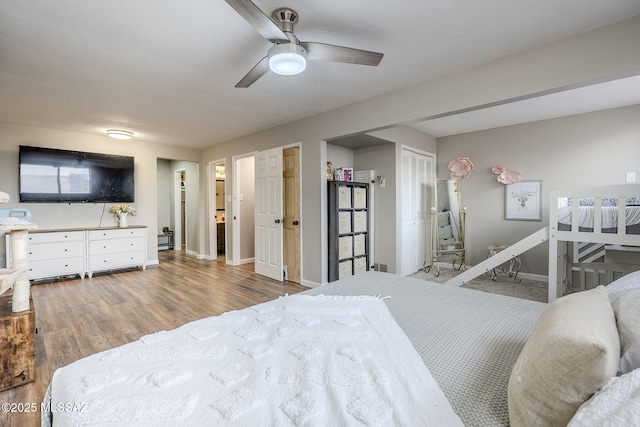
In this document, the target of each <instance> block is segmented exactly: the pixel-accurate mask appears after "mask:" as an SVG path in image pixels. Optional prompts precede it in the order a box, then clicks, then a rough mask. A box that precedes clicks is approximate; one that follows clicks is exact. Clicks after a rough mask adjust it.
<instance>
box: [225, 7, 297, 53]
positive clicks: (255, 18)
mask: <svg viewBox="0 0 640 427" xmlns="http://www.w3.org/2000/svg"><path fill="white" fill-rule="evenodd" d="M225 1H226V2H227V4H228V5H229V6H231V7H232V8H233V9H234V10H235V11H236V12H238V14H239V15H240V16H242V17H243V18H244V19H245V20H246V21H247V22H248V23H249V24H251V26H253V28H255V29H256V31H258V32H259V33H260V35H262V37H264V38H265V39H267V40H269V41H270V42H271V43H276V42H286V41H289V39H288V38H287V36H286V35H285V34H284V32H283V31H282V30H281V29H280V28H278V26H277V25H276V24H275V22H273V21H272V20H271V19H269V17H268V16H267V15H265V14H264V12H262V11H261V10H260V9H259V8H258V6H256V5H255V4H253V2H251V0H225Z"/></svg>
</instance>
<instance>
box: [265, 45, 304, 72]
mask: <svg viewBox="0 0 640 427" xmlns="http://www.w3.org/2000/svg"><path fill="white" fill-rule="evenodd" d="M305 54H306V51H305V50H304V48H302V46H299V45H296V44H293V43H288V44H279V45H275V46H273V47H272V48H271V49H269V68H270V69H271V71H273V72H274V73H276V74H281V75H283V76H293V75H295V74H300V73H301V72H303V71H304V70H305V68H307V59H306V58H305Z"/></svg>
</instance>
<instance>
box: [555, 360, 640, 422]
mask: <svg viewBox="0 0 640 427" xmlns="http://www.w3.org/2000/svg"><path fill="white" fill-rule="evenodd" d="M638 425H640V369H636V370H634V371H631V372H629V373H628V374H625V375H623V376H621V377H613V378H611V379H610V380H609V382H608V383H607V384H605V385H604V387H602V389H601V390H600V391H598V392H597V393H596V394H594V395H593V397H592V398H591V399H589V400H587V401H586V402H585V403H583V404H582V406H580V409H578V412H576V414H575V415H574V417H573V418H572V419H571V422H569V425H568V426H567V427H601V426H638Z"/></svg>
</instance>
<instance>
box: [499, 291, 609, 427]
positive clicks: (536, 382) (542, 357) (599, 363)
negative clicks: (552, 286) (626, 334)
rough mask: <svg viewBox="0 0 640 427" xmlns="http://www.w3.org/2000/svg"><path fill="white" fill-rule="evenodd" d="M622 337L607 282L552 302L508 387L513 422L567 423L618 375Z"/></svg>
mask: <svg viewBox="0 0 640 427" xmlns="http://www.w3.org/2000/svg"><path fill="white" fill-rule="evenodd" d="M619 362H620V340H619V339H618V331H617V329H616V319H615V316H614V313H613V310H612V309H611V304H610V303H609V298H608V296H607V292H606V291H605V289H604V287H603V286H598V287H597V288H594V289H591V290H588V291H584V292H577V293H575V294H569V295H566V296H564V297H562V298H559V299H557V300H555V301H554V302H552V303H551V304H549V305H548V306H547V308H546V309H545V310H544V311H543V312H542V314H541V315H540V317H539V318H538V321H537V322H536V325H535V327H534V328H533V331H532V333H531V335H530V336H529V338H528V339H527V342H526V343H525V345H524V347H523V348H522V352H521V353H520V355H519V356H518V360H517V361H516V363H515V365H514V367H513V371H512V372H511V377H510V378H509V386H508V389H507V399H508V403H509V422H510V424H511V426H512V427H547V426H564V425H567V423H568V422H569V421H570V420H571V418H572V417H573V416H574V415H575V413H576V411H577V410H578V408H579V407H580V405H582V404H583V403H584V402H585V401H586V400H588V399H589V398H590V397H591V396H593V394H594V393H595V392H596V391H598V390H599V389H600V388H601V387H602V386H604V385H605V384H606V383H607V381H609V379H610V378H611V377H612V376H614V375H615V374H616V370H617V369H618V363H619Z"/></svg>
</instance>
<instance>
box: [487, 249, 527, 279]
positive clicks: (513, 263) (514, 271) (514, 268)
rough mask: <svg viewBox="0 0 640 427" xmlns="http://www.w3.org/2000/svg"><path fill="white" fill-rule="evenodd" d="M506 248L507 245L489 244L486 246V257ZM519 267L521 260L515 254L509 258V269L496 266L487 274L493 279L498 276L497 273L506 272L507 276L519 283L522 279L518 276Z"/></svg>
mask: <svg viewBox="0 0 640 427" xmlns="http://www.w3.org/2000/svg"><path fill="white" fill-rule="evenodd" d="M506 248H507V245H489V246H487V253H488V255H487V258H490V257H492V256H494V255H495V254H497V253H499V252H502V251H503V250H505V249H506ZM520 267H522V261H521V260H520V257H518V256H515V257H513V258H511V259H510V260H509V269H508V270H507V269H506V268H501V267H496V268H493V269H491V270H489V271H487V274H488V275H489V276H490V277H491V280H493V281H495V280H496V279H497V278H498V274H508V275H509V277H513V279H514V280H515V281H516V282H518V283H520V282H521V281H522V279H519V278H518V273H519V272H520Z"/></svg>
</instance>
